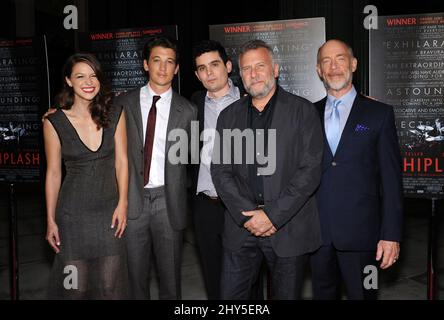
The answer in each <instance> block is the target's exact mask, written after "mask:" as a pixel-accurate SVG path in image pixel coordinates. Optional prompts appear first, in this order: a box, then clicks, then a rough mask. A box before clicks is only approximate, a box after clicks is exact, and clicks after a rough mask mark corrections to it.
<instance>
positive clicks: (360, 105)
mask: <svg viewBox="0 0 444 320" xmlns="http://www.w3.org/2000/svg"><path fill="white" fill-rule="evenodd" d="M356 66H357V60H356V58H355V57H354V56H353V51H352V49H351V48H350V47H349V46H348V45H347V44H345V43H344V42H343V41H339V40H330V41H327V42H326V43H325V44H323V45H322V46H321V47H320V48H319V51H318V63H317V71H318V74H319V76H320V78H321V80H322V81H323V82H324V85H325V87H326V89H327V93H328V95H327V97H325V98H324V99H323V100H321V101H319V102H317V103H316V107H317V109H318V111H319V115H320V118H321V122H322V127H323V128H324V140H325V141H324V146H325V149H324V158H323V164H322V171H323V175H322V180H321V185H320V187H319V191H318V192H317V195H316V197H317V202H318V208H319V216H320V221H321V229H322V240H323V244H322V246H321V248H320V249H319V250H318V251H317V252H316V253H315V254H314V255H313V256H312V257H311V267H312V281H313V291H314V298H315V299H338V298H340V284H341V281H340V279H341V276H342V279H343V280H344V283H345V288H346V291H347V296H348V298H349V299H375V298H376V292H377V291H376V290H375V288H376V287H377V286H375V284H374V283H373V284H372V285H370V284H371V283H370V282H368V283H367V285H365V283H366V281H365V278H366V276H369V275H370V274H368V273H369V272H370V270H376V271H377V269H376V266H374V265H376V261H381V263H380V267H381V268H382V269H386V268H388V267H390V266H391V265H393V264H394V263H395V262H396V260H397V259H398V257H399V250H400V247H399V242H400V241H401V233H402V220H403V217H402V212H403V211H402V200H403V199H402V185H401V157H400V151H399V146H398V138H397V135H396V128H395V121H394V113H393V108H392V107H391V106H388V105H386V104H383V103H380V102H377V101H374V100H371V99H368V98H366V97H364V96H362V95H360V94H357V93H356V90H355V88H354V86H353V84H352V78H353V72H354V71H355V70H356ZM368 266H370V269H369V267H368ZM371 266H374V267H373V269H371V268H372V267H371ZM373 273H374V271H373ZM374 275H375V274H373V276H374ZM372 282H373V281H372Z"/></svg>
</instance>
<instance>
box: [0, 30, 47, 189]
mask: <svg viewBox="0 0 444 320" xmlns="http://www.w3.org/2000/svg"><path fill="white" fill-rule="evenodd" d="M46 60H47V59H46V43H45V38H44V37H36V38H26V39H14V40H0V110H1V111H0V181H3V182H7V183H14V182H36V181H39V176H40V174H39V164H40V160H41V154H40V145H41V141H42V136H41V112H40V110H46V109H47V108H48V103H49V92H48V77H47V74H48V69H47V67H48V65H47V61H46Z"/></svg>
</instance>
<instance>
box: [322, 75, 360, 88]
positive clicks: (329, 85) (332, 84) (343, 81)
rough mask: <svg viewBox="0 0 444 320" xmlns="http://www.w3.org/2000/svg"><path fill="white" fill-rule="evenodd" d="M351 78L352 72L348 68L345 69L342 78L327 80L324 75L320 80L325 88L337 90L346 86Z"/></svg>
mask: <svg viewBox="0 0 444 320" xmlns="http://www.w3.org/2000/svg"><path fill="white" fill-rule="evenodd" d="M352 79H353V73H352V72H351V71H350V70H347V72H346V73H345V75H344V78H343V79H341V80H338V81H335V82H333V81H329V80H327V78H326V77H324V79H323V81H322V82H323V83H324V86H325V89H327V90H335V91H339V90H342V89H344V88H345V87H347V86H348V85H349V84H350V83H351V82H352Z"/></svg>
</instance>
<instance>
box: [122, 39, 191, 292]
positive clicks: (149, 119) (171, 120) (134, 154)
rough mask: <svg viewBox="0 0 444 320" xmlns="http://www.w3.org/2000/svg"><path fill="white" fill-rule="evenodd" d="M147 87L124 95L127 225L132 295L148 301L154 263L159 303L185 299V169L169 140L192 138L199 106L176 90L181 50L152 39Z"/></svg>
mask: <svg viewBox="0 0 444 320" xmlns="http://www.w3.org/2000/svg"><path fill="white" fill-rule="evenodd" d="M143 54H144V61H143V67H144V69H145V71H146V72H147V73H148V76H149V82H148V84H147V85H146V86H144V87H142V88H138V89H136V90H133V91H130V92H128V93H127V94H125V95H122V96H120V97H119V98H118V99H117V100H116V104H120V105H123V106H124V108H125V112H126V120H127V130H128V163H129V190H128V222H127V223H128V226H127V231H126V241H127V251H128V268H129V279H130V293H131V297H132V298H133V299H149V298H150V290H149V274H150V264H151V262H152V261H153V262H154V263H155V265H156V269H157V273H158V277H159V298H160V299H181V285H180V281H181V280H180V268H181V260H182V259H181V258H182V242H183V239H182V238H183V230H184V229H185V227H186V208H187V189H186V187H187V171H186V164H185V163H179V164H173V163H171V162H170V161H169V159H168V152H169V149H170V147H171V146H172V145H173V144H174V141H168V134H169V133H170V132H171V130H173V129H184V130H186V132H187V133H188V137H190V136H191V121H193V120H195V119H196V118H197V111H196V109H195V107H194V106H193V105H192V104H191V103H190V102H189V101H188V100H186V99H185V98H183V97H181V96H180V95H179V94H177V93H176V92H174V91H173V90H172V87H171V85H172V81H173V78H174V76H175V75H176V74H177V72H178V71H179V63H178V58H179V57H178V51H177V45H176V43H175V42H173V41H172V40H170V39H167V38H163V37H156V38H153V39H150V40H149V41H148V42H147V43H146V44H145V47H144V49H143Z"/></svg>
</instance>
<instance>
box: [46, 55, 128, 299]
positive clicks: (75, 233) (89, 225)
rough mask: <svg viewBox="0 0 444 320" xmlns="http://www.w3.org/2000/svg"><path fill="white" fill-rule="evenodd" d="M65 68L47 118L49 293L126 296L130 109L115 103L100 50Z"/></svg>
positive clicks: (79, 57)
mask: <svg viewBox="0 0 444 320" xmlns="http://www.w3.org/2000/svg"><path fill="white" fill-rule="evenodd" d="M63 76H64V87H63V89H62V91H61V93H60V94H59V95H58V96H57V111H55V112H53V113H52V114H50V115H48V116H47V117H46V118H45V120H44V123H43V132H44V138H45V152H46V159H47V171H46V184H45V191H46V207H47V234H46V239H47V241H48V242H49V244H50V246H51V247H52V248H53V249H54V251H55V252H56V256H55V259H54V263H53V267H52V271H51V274H50V284H49V292H48V293H49V297H50V298H53V299H123V298H126V297H127V285H128V280H127V277H128V274H127V273H128V271H127V266H126V253H125V243H124V239H122V236H123V233H124V230H125V227H126V218H127V193H128V159H127V141H126V139H127V138H126V127H125V117H124V113H123V111H122V108H121V107H116V106H113V105H112V104H111V103H110V100H111V98H110V97H111V95H110V93H109V91H107V89H106V88H105V86H104V83H103V74H102V72H101V68H100V64H99V62H98V61H97V59H96V58H95V57H94V56H93V55H90V54H75V55H73V56H71V57H70V58H68V60H67V62H66V64H65V67H64V72H63ZM62 160H63V163H64V165H65V168H66V175H65V178H64V179H63V183H62Z"/></svg>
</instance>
